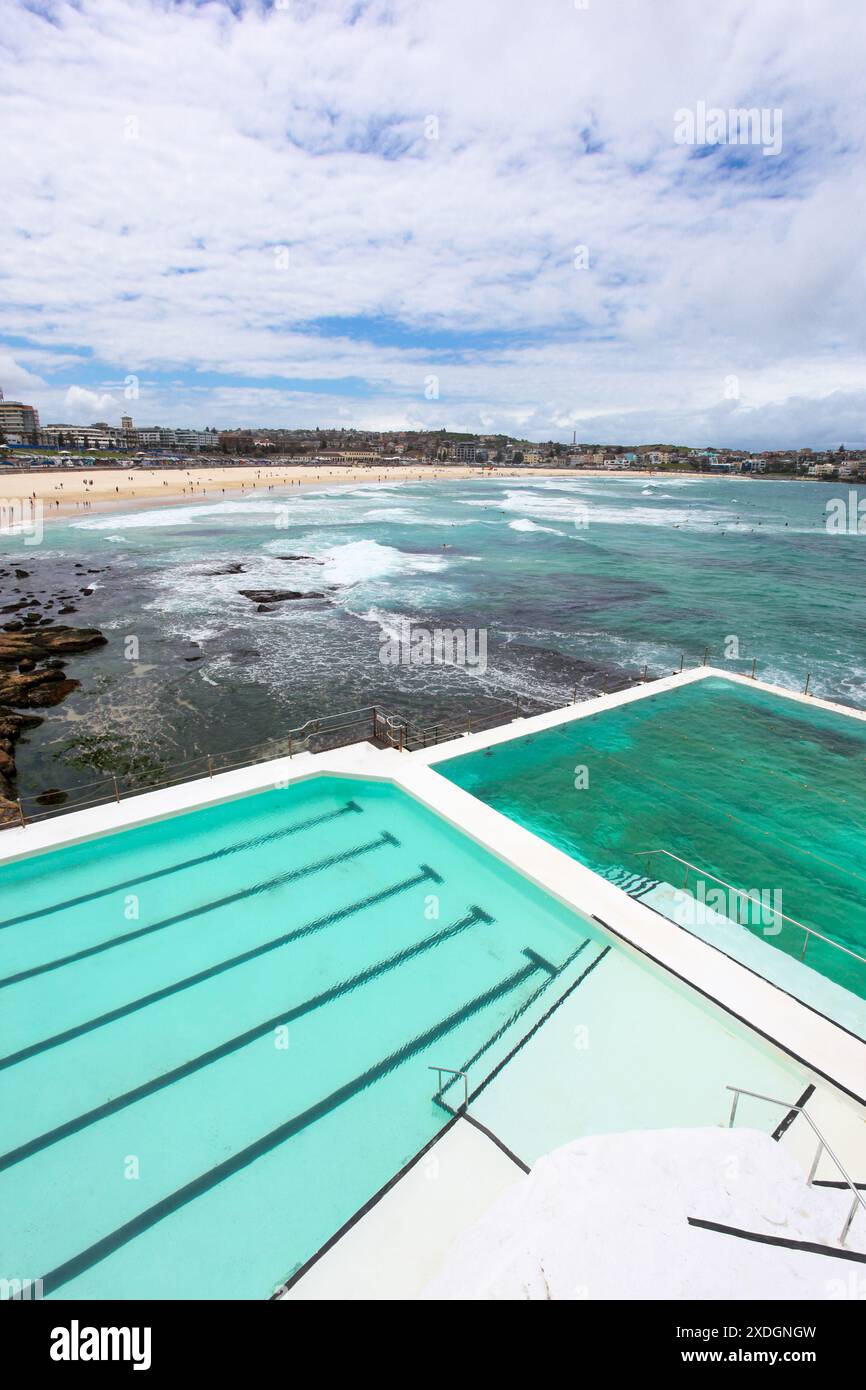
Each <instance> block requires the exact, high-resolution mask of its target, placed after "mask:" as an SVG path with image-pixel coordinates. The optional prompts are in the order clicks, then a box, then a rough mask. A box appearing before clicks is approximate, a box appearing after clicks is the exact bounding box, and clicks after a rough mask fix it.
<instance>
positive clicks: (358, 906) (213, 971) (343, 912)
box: [0, 864, 443, 1071]
mask: <svg viewBox="0 0 866 1390" xmlns="http://www.w3.org/2000/svg"><path fill="white" fill-rule="evenodd" d="M419 867H420V872H419V873H417V874H413V875H412V877H411V878H404V879H402V880H401V881H400V882H399V883H394V884H391V885H390V886H389V887H388V888H382V889H380V890H379V892H378V893H371V894H370V896H369V897H367V898H360V899H359V900H358V901H357V902H354V903H349V904H348V905H347V906H346V907H339V908H336V909H335V911H333V912H329V913H327V914H326V915H325V916H324V917H317V918H316V919H315V920H314V921H312V922H308V923H307V924H306V925H305V926H303V927H296V928H295V930H294V931H290V932H285V933H284V934H283V935H282V936H277V937H274V938H273V940H271V941H265V942H262V944H261V945H260V946H253V947H251V948H250V950H248V951H242V952H241V953H240V954H239V955H237V956H231V957H229V959H228V960H223V961H218V962H217V964H216V965H211V966H208V968H207V969H206V970H199V971H198V972H197V973H196V974H195V975H187V976H186V978H185V979H183V980H177V981H176V982H175V983H174V984H171V985H164V986H163V988H162V989H155V990H153V991H152V993H150V994H144V995H142V996H141V997H140V998H139V999H133V1000H131V1001H130V1002H129V1003H128V1004H121V1005H119V1006H118V1008H116V1009H110V1010H109V1011H108V1012H107V1013H104V1014H99V1015H97V1017H96V1018H91V1019H88V1020H87V1021H86V1022H85V1023H77V1024H75V1025H74V1026H73V1027H72V1028H66V1029H64V1031H63V1032H62V1033H55V1034H54V1035H53V1037H50V1038H45V1039H43V1041H42V1042H38V1043H30V1044H29V1045H28V1046H27V1047H22V1048H21V1049H20V1050H19V1051H18V1052H11V1053H9V1055H8V1056H7V1057H3V1058H0V1071H6V1070H7V1069H8V1068H9V1067H14V1066H18V1065H19V1063H21V1062H26V1061H28V1060H29V1058H31V1057H38V1056H39V1055H40V1054H41V1053H43V1052H49V1051H50V1050H51V1049H52V1048H55V1047H62V1046H63V1044H64V1043H68V1042H71V1041H72V1040H73V1039H74V1038H80V1037H83V1035H84V1034H85V1033H92V1032H93V1031H94V1030H95V1029H97V1028H104V1027H105V1026H106V1025H107V1024H109V1023H116V1022H117V1020H118V1019H120V1018H126V1017H128V1015H129V1014H134V1013H137V1012H138V1011H139V1010H140V1009H146V1008H148V1007H149V1005H151V1004H156V1003H158V1002H159V1001H160V1000H161V999H169V998H170V997H171V996H172V995H173V994H179V993H180V992H181V990H185V989H191V988H193V986H195V985H200V984H202V983H203V982H204V981H205V980H212V979H214V978H215V977H216V976H217V975H222V974H224V973H225V972H226V971H227V970H234V969H236V968H237V966H239V965H246V963H247V962H248V961H251V960H257V959H258V958H259V957H260V956H264V955H267V954H268V953H269V952H270V951H278V950H279V949H280V948H281V947H283V946H289V945H291V943H292V942H294V941H300V940H301V939H302V938H303V937H305V936H310V935H312V933H313V932H317V931H322V930H323V929H324V928H325V927H330V926H333V924H334V923H335V922H341V921H343V919H344V918H346V917H352V916H354V914H355V913H356V912H362V911H364V910H365V909H366V908H368V907H376V906H378V904H379V903H383V902H387V900H388V899H389V898H393V897H396V895H397V894H398V893H405V892H406V890H407V889H409V888H415V887H417V886H418V885H419V884H421V883H429V882H433V883H442V882H443V879H442V876H441V874H438V873H437V872H436V870H435V869H431V867H430V865H429V864H421V865H420V866H419Z"/></svg>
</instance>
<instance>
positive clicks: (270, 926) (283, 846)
mask: <svg viewBox="0 0 866 1390" xmlns="http://www.w3.org/2000/svg"><path fill="white" fill-rule="evenodd" d="M0 905H2V911H0V993H2V1010H0V1136H2V1144H0V1208H2V1210H3V1212H4V1219H3V1230H2V1237H0V1241H2V1243H0V1275H2V1276H3V1277H4V1278H8V1279H27V1280H35V1279H42V1280H43V1281H44V1283H43V1289H44V1294H45V1296H46V1297H49V1298H50V1297H52V1296H59V1297H61V1298H62V1297H83V1298H106V1297H113V1298H118V1297H119V1298H137V1297H140V1298H238V1297H240V1298H266V1297H268V1296H269V1295H270V1294H271V1293H272V1291H273V1290H274V1289H275V1288H276V1287H277V1286H278V1285H279V1284H280V1283H281V1282H282V1281H283V1280H285V1279H286V1278H288V1277H289V1276H291V1274H292V1273H293V1272H294V1271H296V1270H297V1269H298V1268H299V1267H300V1266H301V1265H302V1264H303V1263H304V1262H305V1261H306V1260H307V1259H309V1258H310V1256H312V1255H313V1254H314V1253H315V1252H316V1251H317V1250H318V1249H320V1248H321V1246H322V1245H323V1244H324V1242H325V1241H327V1240H328V1239H329V1238H330V1237H331V1236H332V1235H333V1234H334V1233H335V1232H336V1231H337V1230H338V1229H339V1228H340V1227H341V1226H342V1225H343V1224H344V1223H345V1222H346V1221H347V1220H348V1219H350V1218H351V1217H352V1215H353V1214H354V1213H355V1212H356V1211H358V1209H359V1208H361V1207H362V1206H363V1204H364V1203H365V1202H367V1201H368V1200H369V1199H370V1198H371V1197H372V1196H373V1195H374V1194H375V1193H376V1192H377V1190H378V1189H380V1188H381V1187H382V1186H383V1185H384V1184H385V1183H387V1182H388V1181H389V1180H390V1179H391V1178H392V1177H393V1176H394V1175H395V1173H397V1172H398V1171H399V1170H400V1168H401V1167H402V1166H403V1165H404V1164H405V1163H406V1162H407V1161H408V1160H409V1159H410V1158H411V1157H412V1156H414V1155H415V1154H416V1153H417V1152H418V1151H419V1150H420V1149H421V1148H422V1147H423V1146H424V1144H425V1143H427V1142H428V1141H429V1140H430V1139H431V1138H432V1137H433V1136H434V1135H435V1134H436V1133H437V1132H438V1131H439V1130H440V1129H441V1128H442V1126H443V1125H444V1124H445V1123H446V1122H447V1120H448V1118H449V1116H448V1111H447V1110H446V1109H445V1108H443V1106H442V1104H441V1103H439V1102H438V1101H437V1100H436V1099H435V1098H434V1094H433V1093H434V1090H435V1082H434V1079H433V1077H432V1073H431V1072H430V1071H429V1070H428V1068H430V1067H431V1066H436V1065H443V1066H446V1067H455V1068H460V1069H461V1070H465V1071H467V1072H468V1073H469V1077H470V1086H471V1088H472V1090H473V1092H474V1091H475V1090H476V1089H478V1088H481V1089H483V1090H487V1089H489V1090H490V1094H491V1096H495V1097H496V1100H497V1104H498V1105H500V1106H501V1105H502V1104H505V1106H506V1109H508V1108H509V1106H508V1102H507V1100H506V1101H505V1102H503V1101H502V1099H501V1096H502V1085H503V1079H504V1078H505V1077H506V1076H507V1074H508V1070H509V1068H510V1067H511V1065H512V1061H511V1060H509V1059H513V1058H514V1057H515V1056H519V1055H521V1052H520V1048H521V1045H522V1043H524V1042H525V1041H526V1040H527V1039H537V1038H538V1037H539V1036H540V1034H541V1033H543V1032H544V1031H545V1028H546V1026H547V1024H546V1022H544V1021H545V1020H549V1018H550V1017H553V1016H554V1015H555V1014H556V1013H557V1011H558V1007H559V1006H560V1005H564V1002H565V1001H568V1002H569V1004H570V1005H571V1006H572V1007H573V1006H574V1001H575V1000H576V999H578V998H579V995H580V991H581V989H583V988H585V987H586V986H587V985H588V984H589V983H590V982H591V983H592V989H593V999H594V1000H595V1001H596V1004H595V1005H594V1007H595V1008H598V1007H600V1008H601V1009H602V1011H605V1010H606V1005H605V997H606V995H605V992H606V991H607V998H608V1003H609V1002H610V996H611V992H612V993H615V994H616V995H620V994H621V993H622V992H623V990H624V991H625V993H626V994H627V995H628V996H629V1000H630V1003H629V1008H630V1009H633V1010H636V1013H635V1016H636V1017H637V1016H640V1017H652V1016H655V1015H656V1014H657V1015H658V1017H659V1018H661V1017H662V1016H663V1015H664V1013H665V1009H666V1006H667V1004H668V1002H669V998H670V997H671V996H669V994H668V986H667V985H666V984H665V983H664V982H663V981H662V980H661V979H660V978H658V977H657V976H655V975H653V976H650V974H649V973H648V972H646V971H641V970H638V969H637V968H636V967H633V966H632V967H630V973H629V972H628V971H627V972H626V975H625V976H624V975H623V972H622V967H621V968H619V969H616V968H614V964H613V963H614V961H615V960H616V959H618V958H619V954H620V953H619V951H618V949H617V948H615V947H611V945H610V943H609V941H608V940H607V939H606V937H605V936H604V934H602V933H599V932H598V931H596V930H595V929H594V928H593V927H592V926H591V925H590V924H588V923H587V922H586V921H585V920H584V919H583V918H581V917H579V916H577V915H576V914H574V913H572V912H570V911H568V910H567V909H566V908H565V907H563V906H561V905H560V904H558V903H557V902H555V901H554V900H552V899H551V898H549V897H548V896H546V895H545V894H544V893H542V892H541V891H540V890H538V889H537V888H535V887H534V886H533V885H531V884H529V883H528V882H527V881H526V880H525V879H523V878H522V877H520V876H519V875H518V874H516V873H515V872H514V871H512V870H510V869H508V868H507V867H506V866H505V865H503V864H502V863H500V862H499V861H498V860H496V859H495V858H493V856H491V855H490V854H488V853H486V852H485V851H482V850H481V849H479V848H478V847H477V846H475V845H474V844H473V843H472V842H471V841H469V840H468V839H467V838H466V837H465V836H463V835H462V834H460V833H459V832H458V831H456V830H454V829H453V828H451V827H450V826H448V825H447V824H446V823H445V822H443V821H442V820H441V819H440V818H439V817H437V816H436V815H434V814H433V813H432V812H431V811H429V810H427V809H426V808H425V807H423V806H422V805H420V804H419V803H417V802H415V801H414V800H413V799H412V798H411V797H409V796H408V795H406V794H405V793H404V792H402V791H400V790H399V789H397V788H395V787H393V786H389V785H387V784H385V783H378V782H373V781H364V780H360V779H349V778H338V777H328V776H318V777H315V778H312V779H310V780H307V781H301V782H293V783H292V784H291V785H289V786H287V787H281V788H280V787H275V788H272V789H268V790H265V791H261V792H259V793H257V794H255V795H249V796H244V797H242V798H239V799H237V800H233V801H230V802H226V803H223V804H218V805H214V806H210V807H208V808H206V809H201V810H197V811H194V812H188V813H186V814H184V815H179V816H175V817H172V818H169V819H164V820H160V821H158V822H156V823H152V824H148V825H143V826H139V827H137V828H135V829H128V830H124V831H122V832H118V833H115V834H113V835H108V836H103V837H101V838H100V839H97V840H91V841H87V842H84V843H81V844H77V845H71V846H68V847H66V848H62V849H57V850H54V851H52V852H51V853H48V854H44V855H41V856H38V857H36V858H27V859H23V860H20V861H17V862H12V863H8V864H6V865H4V866H2V867H0ZM606 971H607V975H605V972H606ZM605 980H607V984H605ZM623 980H626V984H624V983H623ZM680 994H682V991H680ZM640 1000H642V1001H643V1004H642V1005H641V1004H640V1003H639V1001H640ZM676 1017H677V1019H678V1023H677V1027H676V1029H674V1030H673V1031H671V1030H668V1029H665V1028H661V1027H659V1028H657V1030H656V1031H657V1034H658V1036H657V1038H656V1041H655V1044H654V1049H653V1055H654V1059H655V1061H654V1068H655V1070H656V1079H657V1082H658V1085H657V1091H658V1096H659V1105H660V1106H663V1111H662V1113H663V1114H664V1116H665V1122H673V1123H680V1124H688V1123H703V1122H705V1121H706V1119H707V1116H709V1115H712V1116H714V1117H715V1118H716V1119H718V1120H721V1119H722V1118H723V1114H724V1108H725V1095H724V1093H723V1090H722V1081H723V1080H724V1081H733V1082H736V1083H738V1084H741V1085H749V1084H751V1085H753V1086H754V1088H755V1089H758V1090H760V1089H761V1088H764V1089H765V1090H768V1091H769V1093H770V1094H782V1095H791V1097H792V1099H793V1098H795V1097H796V1095H797V1094H799V1091H800V1089H801V1085H802V1076H801V1075H800V1073H799V1072H798V1071H797V1070H796V1069H795V1068H793V1067H788V1066H787V1064H786V1063H784V1062H783V1061H781V1060H780V1059H779V1058H778V1057H777V1056H775V1055H773V1054H771V1053H770V1052H769V1051H768V1049H766V1048H764V1047H763V1046H761V1045H760V1044H758V1042H757V1041H756V1040H755V1039H754V1037H753V1036H751V1035H747V1034H745V1033H743V1034H739V1033H737V1032H735V1031H733V1030H730V1029H727V1028H726V1027H724V1026H722V1025H721V1024H719V1022H718V1019H717V1018H716V1017H715V1016H713V1015H710V1014H708V1013H707V1011H706V1010H705V1009H704V1008H703V1007H702V1006H701V1005H700V1004H699V1003H698V1002H697V1000H696V999H695V998H692V999H689V998H685V997H683V998H682V999H681V1002H680V1004H679V1006H678V1008H677V1013H676ZM624 1022H625V1020H624ZM542 1023H544V1027H541V1025H542ZM710 1040H712V1041H711V1042H710ZM690 1042H691V1044H692V1045H689V1043H690ZM639 1046H640V1041H639V1038H637V1037H636V1036H635V1035H634V1034H633V1033H631V1032H630V1031H629V1029H628V1028H627V1027H623V1028H622V1029H619V1030H617V1033H616V1035H612V1036H611V1037H609V1038H608V1039H607V1040H606V1043H605V1047H604V1058H603V1061H602V1058H601V1055H600V1054H599V1053H595V1054H593V1053H591V1052H590V1053H587V1057H586V1059H585V1065H586V1066H587V1067H589V1068H591V1069H592V1068H596V1067H601V1070H600V1071H599V1072H598V1073H597V1081H596V1085H595V1088H594V1091H593V1094H594V1095H595V1096H596V1100H595V1101H594V1102H593V1105H591V1106H589V1108H587V1109H585V1110H584V1112H583V1114H582V1115H577V1116H574V1117H573V1121H572V1120H570V1121H569V1122H568V1123H569V1124H571V1123H572V1122H573V1123H574V1124H577V1125H578V1126H581V1125H584V1126H589V1127H590V1129H591V1127H592V1126H593V1125H597V1124H598V1123H599V1122H600V1118H599V1117H600V1114H601V1112H600V1111H599V1105H600V1104H602V1100H600V1099H599V1098H601V1097H603V1123H604V1127H607V1128H609V1127H610V1126H611V1125H614V1126H616V1127H619V1128H623V1129H626V1128H630V1127H631V1125H632V1123H635V1122H636V1123H640V1124H644V1123H651V1122H653V1120H657V1118H658V1113H659V1112H658V1110H654V1109H653V1105H652V1103H650V1105H649V1107H647V1106H646V1105H644V1107H643V1108H642V1109H641V1108H638V1109H634V1108H633V1107H632V1099H633V1094H632V1093H630V1090H629V1088H628V1087H626V1088H624V1090H623V1094H622V1097H621V1099H622V1103H620V1102H619V1100H618V1095H619V1092H618V1090H617V1087H616V1085H614V1084H612V1083H613V1079H614V1078H615V1077H616V1076H617V1074H621V1073H622V1072H623V1070H625V1069H627V1068H628V1067H629V1066H630V1065H631V1063H632V1062H633V1059H634V1053H635V1049H636V1048H637V1047H639ZM516 1049H517V1051H516ZM563 1060H564V1065H565V1064H566V1063H567V1062H568V1059H567V1058H566V1059H563ZM554 1069H556V1068H554ZM568 1074H569V1072H568V1067H567V1065H566V1066H565V1070H563V1071H562V1077H563V1078H566V1077H567V1076H568ZM586 1075H587V1073H585V1077H586ZM488 1078H489V1079H490V1082H491V1085H490V1087H489V1088H488V1086H487V1081H488ZM605 1078H607V1080H605ZM494 1082H495V1085H494V1084H493V1083H494ZM563 1084H565V1081H564V1080H563ZM771 1088H772V1089H771ZM460 1098H461V1097H460V1096H459V1094H458V1096H457V1097H456V1099H460ZM451 1099H452V1100H454V1099H455V1097H454V1096H453V1094H452V1095H451ZM510 1109H511V1111H512V1115H511V1119H512V1121H513V1122H514V1125H516V1129H515V1133H516V1134H517V1136H518V1138H519V1140H520V1143H521V1146H522V1147H523V1148H524V1149H525V1151H526V1152H533V1153H534V1152H535V1151H536V1150H538V1151H541V1150H540V1149H539V1145H541V1146H542V1147H543V1143H544V1138H545V1134H544V1133H543V1132H542V1130H541V1129H540V1128H538V1123H540V1122H536V1121H535V1120H533V1119H532V1117H531V1116H530V1117H529V1119H528V1121H527V1123H526V1124H524V1123H522V1122H520V1123H519V1119H520V1117H519V1116H518V1115H517V1114H516V1113H514V1109H515V1108H514V1107H513V1106H511V1107H510ZM763 1118H764V1120H766V1116H765V1117H763ZM527 1126H528V1127H527ZM545 1133H546V1132H545Z"/></svg>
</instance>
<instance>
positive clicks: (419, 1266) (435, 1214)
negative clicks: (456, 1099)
mask: <svg viewBox="0 0 866 1390" xmlns="http://www.w3.org/2000/svg"><path fill="white" fill-rule="evenodd" d="M523 1177H524V1173H523V1170H522V1169H521V1168H519V1167H517V1165H516V1164H515V1163H513V1162H512V1160H511V1159H510V1158H508V1157H507V1156H506V1155H505V1154H504V1153H503V1152H502V1150H501V1149H500V1148H499V1147H498V1146H497V1145H496V1144H494V1142H493V1141H492V1140H491V1139H489V1138H488V1137H487V1136H486V1135H485V1134H482V1133H481V1131H480V1130H478V1129H476V1128H475V1127H474V1125H471V1124H469V1122H468V1121H467V1120H464V1119H460V1120H458V1121H457V1123H456V1124H455V1125H453V1126H452V1128H451V1129H449V1130H448V1132H447V1133H446V1134H444V1135H443V1136H442V1137H441V1138H440V1139H439V1140H438V1141H437V1142H436V1143H435V1144H434V1145H433V1147H432V1148H431V1149H429V1150H428V1152H427V1153H426V1154H425V1155H424V1157H423V1158H422V1159H420V1160H419V1161H418V1163H416V1164H415V1165H414V1167H412V1168H410V1169H409V1171H408V1172H407V1173H405V1174H404V1175H403V1177H402V1178H401V1179H400V1180H399V1182H397V1183H395V1184H394V1186H393V1187H392V1188H390V1190H389V1191H388V1192H386V1194H385V1195H384V1197H382V1198H381V1200H380V1201H379V1202H377V1203H376V1205H375V1206H373V1207H371V1208H370V1209H369V1210H368V1211H367V1212H365V1214H364V1215H363V1216H362V1217H361V1218H360V1220H359V1221H357V1222H356V1223H355V1225H354V1226H352V1227H351V1228H350V1230H348V1231H347V1232H346V1234H345V1235H344V1236H343V1237H342V1238H341V1239H340V1240H339V1241H337V1243H336V1244H335V1245H333V1246H332V1247H331V1248H330V1249H329V1250H328V1251H326V1253H325V1254H324V1255H322V1256H321V1258H320V1259H318V1260H317V1261H316V1262H315V1263H314V1264H313V1265H312V1266H311V1267H310V1268H309V1270H308V1271H307V1273H306V1274H304V1275H303V1276H302V1277H301V1278H300V1279H299V1280H298V1282H297V1283H296V1284H293V1285H292V1287H291V1288H290V1289H288V1291H287V1292H286V1293H284V1294H281V1295H280V1298H281V1299H283V1300H288V1301H294V1302H298V1301H309V1300H313V1299H324V1300H333V1301H337V1302H343V1301H347V1300H354V1299H359V1300H368V1299H370V1300H375V1301H378V1300H382V1299H390V1300H396V1301H400V1300H403V1299H410V1298H417V1297H418V1295H419V1294H420V1293H421V1290H422V1289H423V1288H424V1286H425V1285H426V1284H427V1283H428V1282H429V1281H430V1280H431V1279H433V1278H434V1277H435V1276H436V1275H437V1274H438V1272H439V1268H440V1266H441V1264H442V1262H443V1260H444V1258H445V1256H446V1254H447V1253H448V1251H449V1249H450V1247H451V1245H452V1243H453V1242H454V1241H455V1240H456V1239H457V1237H458V1236H459V1235H460V1234H461V1233H462V1232H463V1231H465V1230H466V1229H467V1227H469V1226H471V1225H473V1224H474V1223H475V1222H476V1221H477V1220H478V1219H479V1217H481V1216H483V1215H484V1213H485V1212H486V1211H488V1210H489V1208H490V1207H491V1206H492V1205H493V1203H494V1202H495V1201H496V1199H497V1198H498V1197H499V1196H500V1195H501V1194H502V1193H503V1192H504V1191H505V1190H506V1188H508V1187H511V1186H512V1185H513V1184H514V1183H515V1182H518V1181H520V1180H521V1179H522V1178H523Z"/></svg>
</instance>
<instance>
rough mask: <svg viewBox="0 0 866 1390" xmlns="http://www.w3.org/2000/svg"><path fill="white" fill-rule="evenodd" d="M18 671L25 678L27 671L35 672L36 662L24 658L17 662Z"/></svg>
mask: <svg viewBox="0 0 866 1390" xmlns="http://www.w3.org/2000/svg"><path fill="white" fill-rule="evenodd" d="M18 670H19V671H20V673H21V675H22V676H26V674H27V672H28V671H35V670H36V662H35V661H34V660H33V658H32V657H29V656H28V657H25V658H24V660H23V661H19V663H18Z"/></svg>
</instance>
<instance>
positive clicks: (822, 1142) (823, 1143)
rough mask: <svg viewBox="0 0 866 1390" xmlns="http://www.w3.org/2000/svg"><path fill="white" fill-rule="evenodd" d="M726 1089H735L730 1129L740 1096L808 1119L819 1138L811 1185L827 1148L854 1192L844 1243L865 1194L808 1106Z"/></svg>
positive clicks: (864, 1205)
mask: <svg viewBox="0 0 866 1390" xmlns="http://www.w3.org/2000/svg"><path fill="white" fill-rule="evenodd" d="M725 1090H726V1091H733V1093H734V1102H733V1105H732V1106H731V1116H730V1119H729V1120H728V1129H733V1127H734V1120H735V1119H736V1118H737V1105H738V1104H739V1100H740V1096H751V1098H752V1100H763V1101H766V1102H767V1104H768V1105H781V1106H782V1107H783V1109H785V1110H795V1111H796V1112H797V1114H798V1115H802V1116H803V1117H804V1119H806V1120H808V1122H809V1124H810V1125H811V1127H812V1130H813V1132H814V1134H815V1135H816V1137H817V1139H818V1148H817V1150H816V1152H815V1157H814V1158H813V1160H812V1167H811V1168H810V1169H809V1177H808V1179H807V1182H808V1185H809V1187H811V1186H812V1184H813V1182H814V1178H815V1174H816V1173H817V1171H818V1163H819V1161H820V1158H821V1154H822V1153H823V1152H824V1150H825V1149H826V1151H827V1153H828V1154H829V1155H830V1157H831V1158H832V1160H833V1162H834V1163H835V1165H836V1167H837V1169H838V1170H839V1172H840V1173H841V1174H842V1177H843V1178H844V1179H845V1181H846V1183H847V1184H848V1186H849V1187H850V1189H851V1191H852V1192H853V1194H854V1201H853V1202H852V1203H851V1210H850V1211H849V1213H848V1215H847V1217H846V1219H845V1224H844V1226H843V1227H842V1234H841V1235H840V1237H839V1244H840V1245H844V1244H845V1238H846V1236H847V1235H848V1232H849V1231H850V1229H851V1222H852V1221H853V1220H854V1216H855V1214H856V1212H857V1207H858V1205H859V1206H861V1207H862V1208H863V1210H864V1211H866V1200H864V1198H863V1195H862V1194H861V1193H860V1192H859V1191H858V1189H857V1185H856V1183H854V1182H853V1181H852V1179H851V1178H850V1177H849V1176H848V1173H847V1172H846V1170H845V1169H844V1168H843V1167H842V1164H841V1163H840V1162H839V1159H838V1158H837V1157H836V1155H835V1154H834V1152H833V1150H832V1149H831V1148H830V1145H829V1144H828V1143H827V1140H826V1139H825V1138H824V1136H823V1134H822V1133H821V1131H820V1129H819V1128H818V1126H817V1125H816V1124H815V1121H814V1120H813V1119H812V1116H811V1115H810V1114H809V1112H808V1110H807V1109H806V1107H805V1106H803V1105H792V1104H791V1102H790V1101H787V1100H777V1099H776V1097H775V1096H762V1095H760V1094H759V1093H758V1092H757V1091H747V1090H745V1089H744V1087H742V1086H726V1087H725Z"/></svg>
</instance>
